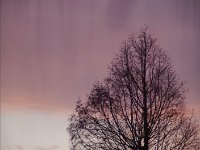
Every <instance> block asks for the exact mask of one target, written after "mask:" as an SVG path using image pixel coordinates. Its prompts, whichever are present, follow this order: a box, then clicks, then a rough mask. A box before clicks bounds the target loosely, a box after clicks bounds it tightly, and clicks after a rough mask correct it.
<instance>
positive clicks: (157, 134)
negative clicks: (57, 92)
mask: <svg viewBox="0 0 200 150" xmlns="http://www.w3.org/2000/svg"><path fill="white" fill-rule="evenodd" d="M184 95H185V89H184V87H183V82H182V81H180V79H179V78H178V77H177V75H176V73H175V71H174V70H173V68H172V66H171V63H170V61H169V58H168V57H167V55H166V54H165V52H164V51H163V50H162V49H161V48H159V46H158V45H157V42H156V39H155V38H153V37H152V36H151V35H150V34H149V33H148V32H147V29H142V31H141V32H140V33H139V34H132V35H131V36H130V37H129V38H128V40H126V41H125V42H124V43H123V44H122V47H121V49H120V53H119V54H118V55H117V56H116V58H115V59H114V60H113V61H112V63H111V65H110V67H109V75H108V77H107V78H105V80H104V81H103V82H102V83H99V82H98V83H96V84H94V86H93V89H92V90H91V93H90V95H89V96H88V100H87V102H86V103H82V102H81V101H80V100H79V101H78V102H77V106H76V115H73V116H72V117H71V119H70V125H69V127H68V130H69V133H70V135H71V142H72V147H71V149H73V150H76V149H77V150H82V149H83V150H84V149H86V150H94V149H98V150H197V149H200V147H198V146H199V145H200V139H199V137H198V136H199V133H198V132H199V131H198V125H197V123H196V122H195V120H194V119H193V117H192V115H190V114H189V113H188V111H187V109H186V107H185V103H184Z"/></svg>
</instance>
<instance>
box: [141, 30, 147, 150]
mask: <svg viewBox="0 0 200 150" xmlns="http://www.w3.org/2000/svg"><path fill="white" fill-rule="evenodd" d="M144 34H145V33H144ZM144 44H145V47H144V53H143V54H142V55H144V56H143V59H144V60H143V104H144V108H143V115H144V116H143V119H144V150H148V149H149V136H148V134H149V133H148V122H147V115H148V113H147V91H146V89H147V88H146V86H147V85H146V57H147V56H146V55H147V49H146V48H147V43H146V35H144Z"/></svg>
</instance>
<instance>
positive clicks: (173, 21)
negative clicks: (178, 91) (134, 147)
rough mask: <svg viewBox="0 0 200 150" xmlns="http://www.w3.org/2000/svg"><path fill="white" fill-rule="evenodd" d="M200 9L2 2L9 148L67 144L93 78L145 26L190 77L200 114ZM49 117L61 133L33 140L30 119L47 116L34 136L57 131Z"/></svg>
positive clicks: (89, 0)
mask: <svg viewBox="0 0 200 150" xmlns="http://www.w3.org/2000/svg"><path fill="white" fill-rule="evenodd" d="M199 15H200V1H198V0H191V1H187V0H177V1H173V0H170V1H160V0H153V1H151V2H148V1H144V0H143V1H137V0H127V1H126V2H124V1H123V0H110V1H107V0H101V1H98V0H85V1H82V0H77V1H76V0H73V1H70V0H48V1H43V0H37V1H34V0H19V1H15V0H2V1H1V116H2V121H1V124H2V128H1V129H2V130H4V132H3V135H1V136H2V137H3V146H4V148H5V147H6V146H7V149H9V147H10V149H12V150H17V149H20V148H21V149H25V148H26V147H29V148H30V149H34V148H35V149H38V150H39V149H42V146H43V148H44V147H45V146H46V148H47V149H48V148H49V149H50V147H48V146H54V148H52V147H51V148H52V149H58V150H59V149H62V145H65V143H66V139H65V136H64V135H65V134H66V133H65V132H66V131H65V128H66V124H65V123H66V122H67V121H66V118H67V117H68V115H69V114H71V113H73V110H74V107H75V102H76V100H77V99H78V97H81V98H82V99H85V97H86V95H87V94H89V92H90V89H91V87H92V84H93V83H94V82H95V81H98V80H100V81H101V80H102V79H103V78H104V77H105V76H106V73H107V66H108V65H109V63H110V62H111V60H112V58H113V57H114V56H115V53H116V52H117V51H118V48H119V46H120V43H121V42H122V41H123V40H125V39H126V38H127V37H128V35H129V34H130V33H132V32H138V31H139V30H140V28H142V27H144V26H145V25H148V26H149V28H150V32H151V33H152V34H153V35H154V36H155V37H156V38H157V39H158V44H159V45H160V47H162V48H163V49H165V50H166V52H167V54H168V55H169V56H170V58H171V60H172V63H173V66H174V69H175V70H176V71H177V73H178V74H179V76H180V77H181V79H182V80H184V81H185V82H186V84H185V86H186V88H188V89H189V93H188V94H187V99H186V102H187V104H188V105H189V106H190V107H192V108H195V109H196V111H197V113H199V114H200V99H199V98H200V92H199V91H200V78H199V77H200V70H199V68H200V59H199V57H200V51H199V48H200V42H199V39H200V29H199V26H200V16H199ZM27 113H30V114H31V115H32V116H33V118H34V119H33V120H30V123H27V122H26V120H27V118H28V115H26V114H27ZM49 116H52V118H51V117H49ZM197 116H198V115H197ZM199 116H200V115H199ZM17 118H18V119H17ZM44 118H45V119H47V120H48V121H47V122H48V123H49V124H55V128H56V127H57V128H61V129H62V130H59V133H60V134H61V137H60V138H56V139H54V138H50V139H49V141H50V143H51V144H49V145H48V142H47V143H46V145H42V144H41V143H40V142H38V143H35V145H34V144H32V145H31V144H27V143H29V142H30V141H31V140H32V139H31V137H29V135H30V134H32V131H31V129H30V130H27V129H28V126H29V125H30V124H31V122H35V121H36V122H40V123H39V124H38V125H37V127H36V128H35V127H32V128H33V129H34V131H35V136H34V137H35V138H36V137H37V136H39V135H40V134H39V133H40V132H41V131H42V130H43V128H45V130H43V131H45V132H48V131H49V133H50V134H52V136H53V135H54V134H56V129H55V130H54V131H52V130H51V127H48V126H47V127H46V126H45V125H44V124H43V123H42V120H45V119H44ZM56 119H57V121H55V120H56ZM55 122H57V123H55ZM10 124H18V128H17V127H15V125H13V126H14V129H13V130H14V131H13V132H14V133H15V134H14V135H13V134H12V132H10V130H9V129H10V128H11V127H12V126H10ZM23 128H24V129H25V131H27V132H25V131H24V132H23V135H22V136H24V137H20V138H21V140H20V139H19V138H17V136H18V135H17V134H20V133H19V129H23ZM37 133H38V134H37ZM27 136H28V137H29V138H25V137H27ZM66 136H67V134H66ZM5 137H6V138H5ZM43 138H49V135H48V134H46V133H44V137H41V138H40V139H43ZM11 139H14V140H11ZM16 139H18V140H16ZM58 139H59V140H58ZM27 141H29V142H27ZM59 141H62V142H63V143H62V142H61V143H62V144H60V142H59ZM44 143H45V142H44ZM52 143H55V144H52ZM17 145H18V146H17ZM30 145H31V146H32V147H31V146H30ZM66 145H67V144H66ZM20 146H21V147H20ZM56 146H57V147H56ZM66 148H67V146H66Z"/></svg>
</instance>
